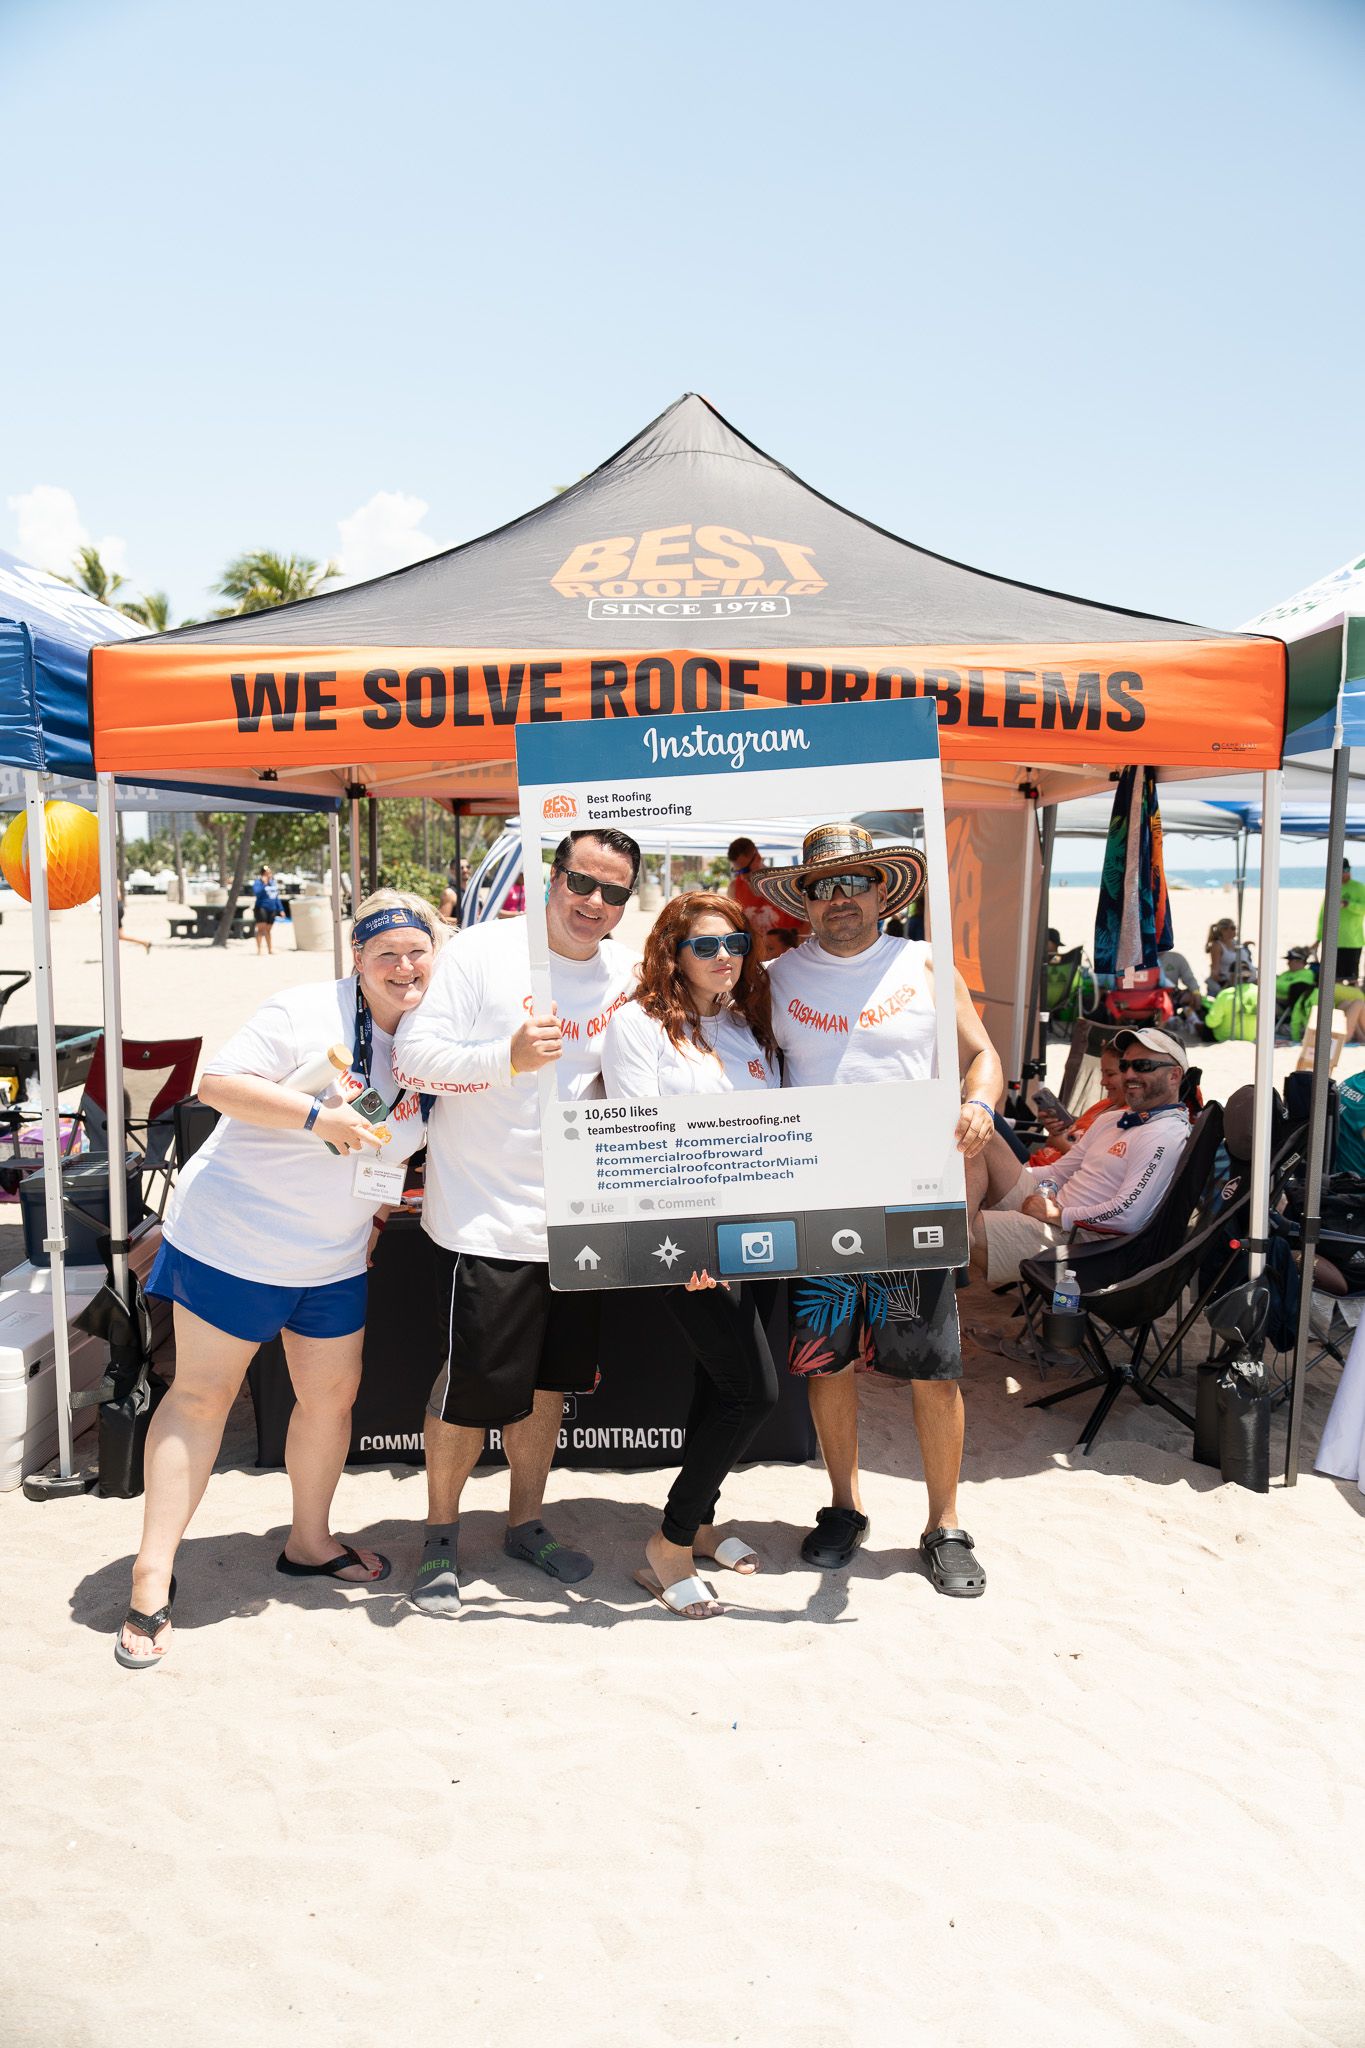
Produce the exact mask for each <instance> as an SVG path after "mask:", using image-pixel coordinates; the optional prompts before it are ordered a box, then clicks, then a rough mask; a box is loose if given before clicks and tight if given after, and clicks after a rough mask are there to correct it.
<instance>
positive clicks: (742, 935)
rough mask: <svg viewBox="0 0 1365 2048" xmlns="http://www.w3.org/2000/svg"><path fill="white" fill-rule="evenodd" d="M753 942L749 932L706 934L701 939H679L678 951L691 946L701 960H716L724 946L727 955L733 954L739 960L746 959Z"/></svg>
mask: <svg viewBox="0 0 1365 2048" xmlns="http://www.w3.org/2000/svg"><path fill="white" fill-rule="evenodd" d="M752 944H753V940H752V939H751V938H750V937H749V934H748V932H726V933H724V934H723V935H722V934H721V933H720V932H706V933H704V934H703V935H702V937H701V938H699V939H679V941H678V951H679V952H680V953H681V951H682V949H683V947H684V946H690V947H691V948H692V951H693V952H694V953H695V954H696V956H697V958H698V959H699V960H714V959H715V957H716V955H717V954H718V953H719V951H720V949H721V947H722V946H724V948H725V950H726V952H727V953H733V954H734V955H735V957H736V958H737V959H739V960H742V959H743V958H744V955H745V954H746V953H747V952H748V950H749V948H750V946H751V945H752Z"/></svg>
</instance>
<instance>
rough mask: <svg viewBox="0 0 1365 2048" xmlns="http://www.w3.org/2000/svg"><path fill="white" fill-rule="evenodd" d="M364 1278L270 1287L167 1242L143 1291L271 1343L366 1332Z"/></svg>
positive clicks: (251, 1339) (238, 1333) (246, 1336)
mask: <svg viewBox="0 0 1365 2048" xmlns="http://www.w3.org/2000/svg"><path fill="white" fill-rule="evenodd" d="M365 1281H366V1276H365V1274H364V1273H357V1274H356V1275H355V1277H354V1279H351V1280H331V1281H329V1282H328V1283H327V1285H326V1286H325V1287H268V1286H266V1285H265V1283H264V1282H263V1281H261V1280H239V1279H238V1277H237V1275H236V1274H235V1273H224V1272H223V1271H222V1270H221V1268H220V1267H218V1266H206V1265H205V1264H204V1263H203V1261H202V1259H192V1258H190V1257H189V1256H188V1255H187V1254H186V1253H185V1252H178V1251H177V1250H176V1248H175V1246H174V1245H173V1244H169V1243H168V1242H167V1241H166V1239H165V1238H163V1239H162V1240H161V1249H160V1251H159V1252H158V1253H157V1255H156V1262H155V1264H154V1265H153V1267H152V1270H151V1272H150V1273H149V1274H148V1275H147V1279H146V1282H145V1283H144V1289H143V1291H144V1292H145V1293H147V1294H158V1295H160V1296H162V1297H163V1299H165V1300H167V1301H178V1302H179V1303H180V1306H181V1307H182V1308H187V1309H188V1310H189V1312H190V1314H191V1315H192V1316H198V1317H199V1318H200V1320H201V1321H203V1322H206V1323H212V1324H213V1327H214V1328H215V1329H216V1330H225V1331H226V1332H227V1334H228V1336H229V1337H241V1338H243V1339H244V1340H246V1341H248V1342H250V1343H253V1344H268V1343H269V1342H270V1340H271V1338H272V1337H278V1336H279V1334H280V1331H281V1330H293V1331H295V1332H296V1333H297V1334H298V1335H299V1336H300V1337H349V1336H351V1335H353V1334H354V1332H355V1331H356V1330H363V1329H364V1327H365V1293H366V1286H365Z"/></svg>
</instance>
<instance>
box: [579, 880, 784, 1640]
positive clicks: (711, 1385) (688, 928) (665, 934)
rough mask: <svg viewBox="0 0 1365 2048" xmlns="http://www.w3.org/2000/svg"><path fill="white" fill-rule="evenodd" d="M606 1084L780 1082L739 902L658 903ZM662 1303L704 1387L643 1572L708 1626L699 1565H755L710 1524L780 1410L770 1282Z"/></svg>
mask: <svg viewBox="0 0 1365 2048" xmlns="http://www.w3.org/2000/svg"><path fill="white" fill-rule="evenodd" d="M602 1080H603V1083H604V1085H605V1089H606V1093H607V1095H608V1096H609V1097H614V1098H615V1099H616V1100H617V1101H626V1102H657V1101H659V1100H660V1098H661V1097H663V1096H665V1095H728V1094H730V1093H732V1092H733V1091H735V1090H737V1089H759V1088H777V1087H779V1086H780V1085H781V1075H780V1072H779V1068H778V1062H777V1046H776V1043H775V1041H774V1039H773V1034H772V1024H771V1020H770V1014H769V994H768V977H767V975H766V974H765V973H764V971H763V969H762V967H760V965H759V964H758V960H757V957H756V955H755V952H754V946H753V939H752V936H751V934H750V932H749V929H748V927H747V925H746V924H745V921H744V913H743V911H742V910H741V909H740V908H739V906H738V904H736V903H733V902H731V901H730V899H729V898H728V897H726V896H713V895H707V894H702V893H700V892H698V893H694V894H692V895H688V896H677V897H675V898H674V899H673V901H672V902H671V903H666V904H665V905H664V908H663V909H662V911H661V912H660V913H659V916H658V918H657V919H656V921H655V924H654V928H653V930H652V931H651V932H650V934H649V937H648V939H647V940H646V941H645V952H644V960H643V962H642V964H641V968H640V979H639V982H638V983H637V985H636V989H635V994H634V997H633V998H632V1000H631V1001H630V1002H628V1003H625V1004H623V1005H622V1006H621V1008H620V1009H619V1010H617V1011H616V1012H615V1014H614V1015H613V1017H612V1019H611V1022H610V1024H609V1025H608V1026H607V1031H606V1037H605V1040H604V1042H603V1048H602ZM664 1303H665V1306H666V1307H667V1309H668V1311H669V1313H670V1315H671V1316H672V1317H673V1319H674V1321H675V1322H676V1323H677V1325H678V1328H679V1329H680V1331H681V1332H682V1335H683V1338H684V1340H685V1342H686V1344H687V1347H688V1350H689V1351H690V1352H691V1354H692V1358H693V1362H694V1365H695V1368H696V1390H695V1392H694V1394H693V1397H692V1406H691V1410H690V1412H689V1414H688V1418H687V1441H686V1447H685V1449H684V1451H683V1461H682V1466H681V1468H680V1469H679V1472H678V1476H677V1478H676V1479H675V1480H674V1482H673V1485H672V1488H671V1489H670V1491H669V1495H668V1501H667V1503H666V1505H665V1508H664V1516H663V1521H662V1524H661V1526H660V1527H659V1528H658V1530H656V1532H655V1533H654V1535H652V1536H651V1537H650V1539H649V1542H648V1543H647V1545H646V1546H645V1558H646V1568H645V1569H644V1570H643V1571H639V1572H637V1573H636V1574H635V1576H636V1578H637V1579H638V1581H639V1582H640V1584H641V1585H642V1586H644V1587H645V1589H646V1590H647V1591H648V1592H650V1593H652V1594H653V1595H654V1597H655V1599H656V1600H661V1601H662V1602H663V1604H664V1606H665V1607H667V1608H668V1609H669V1610H670V1611H671V1612H672V1613H674V1614H680V1615H683V1616H685V1617H686V1618H687V1619H688V1620H691V1621H705V1620H709V1619H710V1618H711V1617H712V1616H713V1615H717V1614H721V1613H723V1612H724V1610H723V1608H722V1607H721V1605H720V1603H719V1602H718V1601H717V1600H716V1599H715V1598H714V1596H713V1595H712V1592H711V1589H710V1588H709V1587H708V1586H707V1585H706V1583H705V1581H704V1580H702V1579H700V1578H698V1576H697V1570H696V1559H697V1557H703V1558H710V1559H713V1560H714V1561H715V1562H716V1563H717V1564H720V1565H724V1566H726V1567H728V1568H729V1569H730V1570H731V1571H738V1572H754V1571H757V1569H758V1555H757V1553H756V1552H755V1551H754V1550H753V1549H752V1548H751V1547H750V1545H749V1544H747V1543H745V1542H743V1541H742V1540H741V1538H739V1537H738V1536H726V1537H721V1536H720V1535H719V1532H718V1530H717V1528H716V1522H715V1516H716V1507H717V1503H718V1501H719V1497H720V1489H721V1487H722V1485H723V1484H724V1482H725V1479H726V1477H727V1475H728V1474H729V1473H730V1472H731V1471H732V1470H733V1468H734V1466H735V1465H736V1464H737V1463H738V1462H739V1460H740V1458H742V1457H743V1455H744V1453H745V1451H746V1450H747V1449H748V1447H749V1445H750V1443H751V1442H752V1440H753V1437H754V1434H755V1432H756V1430H757V1429H758V1426H759V1424H760V1423H761V1422H762V1421H763V1419H764V1417H765V1416H766V1415H767V1414H769V1413H770V1411H771V1410H772V1408H773V1406H774V1404H775V1403H776V1401H777V1373H776V1370H775V1369H774V1366H773V1361H772V1354H771V1353H770V1351H769V1349H768V1341H767V1338H766V1337H765V1335H764V1332H763V1324H764V1320H765V1317H766V1314H767V1311H768V1309H769V1308H770V1307H771V1303H772V1286H771V1283H767V1284H764V1283H760V1284H759V1285H757V1286H755V1285H753V1284H752V1283H750V1282H745V1284H744V1285H743V1286H739V1285H736V1286H734V1287H731V1286H730V1285H729V1283H728V1282H725V1283H722V1284H721V1285H719V1286H717V1284H716V1282H715V1281H714V1280H713V1279H712V1277H711V1275H710V1274H709V1273H707V1272H706V1271H705V1270H703V1271H702V1272H700V1273H696V1272H694V1273H693V1274H692V1275H691V1276H690V1278H689V1279H688V1281H687V1284H686V1286H685V1287H671V1288H670V1289H669V1290H668V1292H667V1293H666V1294H665V1296H664Z"/></svg>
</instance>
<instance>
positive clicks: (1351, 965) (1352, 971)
mask: <svg viewBox="0 0 1365 2048" xmlns="http://www.w3.org/2000/svg"><path fill="white" fill-rule="evenodd" d="M1326 915H1327V902H1326V898H1324V899H1323V903H1322V907H1321V909H1320V910H1319V911H1318V935H1317V938H1316V939H1315V940H1314V942H1313V946H1312V951H1313V952H1314V953H1317V952H1318V950H1319V949H1320V947H1321V945H1322V922H1323V919H1324V917H1325V916H1326ZM1363 946H1365V882H1353V881H1352V880H1351V863H1350V862H1349V861H1348V860H1344V861H1343V862H1342V863H1341V917H1340V919H1339V921H1338V924H1337V980H1338V981H1359V979H1360V954H1361V948H1362V947H1363Z"/></svg>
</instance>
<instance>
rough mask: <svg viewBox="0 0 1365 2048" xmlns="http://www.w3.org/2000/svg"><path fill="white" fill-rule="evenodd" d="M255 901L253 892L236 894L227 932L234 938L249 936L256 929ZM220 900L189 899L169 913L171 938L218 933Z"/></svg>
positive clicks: (199, 937)
mask: <svg viewBox="0 0 1365 2048" xmlns="http://www.w3.org/2000/svg"><path fill="white" fill-rule="evenodd" d="M254 905H255V898H254V897H252V896H239V897H238V898H237V908H236V909H235V911H234V912H233V914H232V929H231V932H230V933H229V936H230V937H231V938H234V939H249V938H250V937H251V934H252V932H253V931H254V930H255V921H254V919H253V917H252V915H251V913H252V909H253V907H254ZM222 916H223V905H222V904H221V903H189V904H186V906H185V908H184V909H183V910H180V911H175V912H173V913H172V915H171V937H172V938H173V939H212V938H216V937H217V935H218V926H219V924H220V922H221V921H222Z"/></svg>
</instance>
